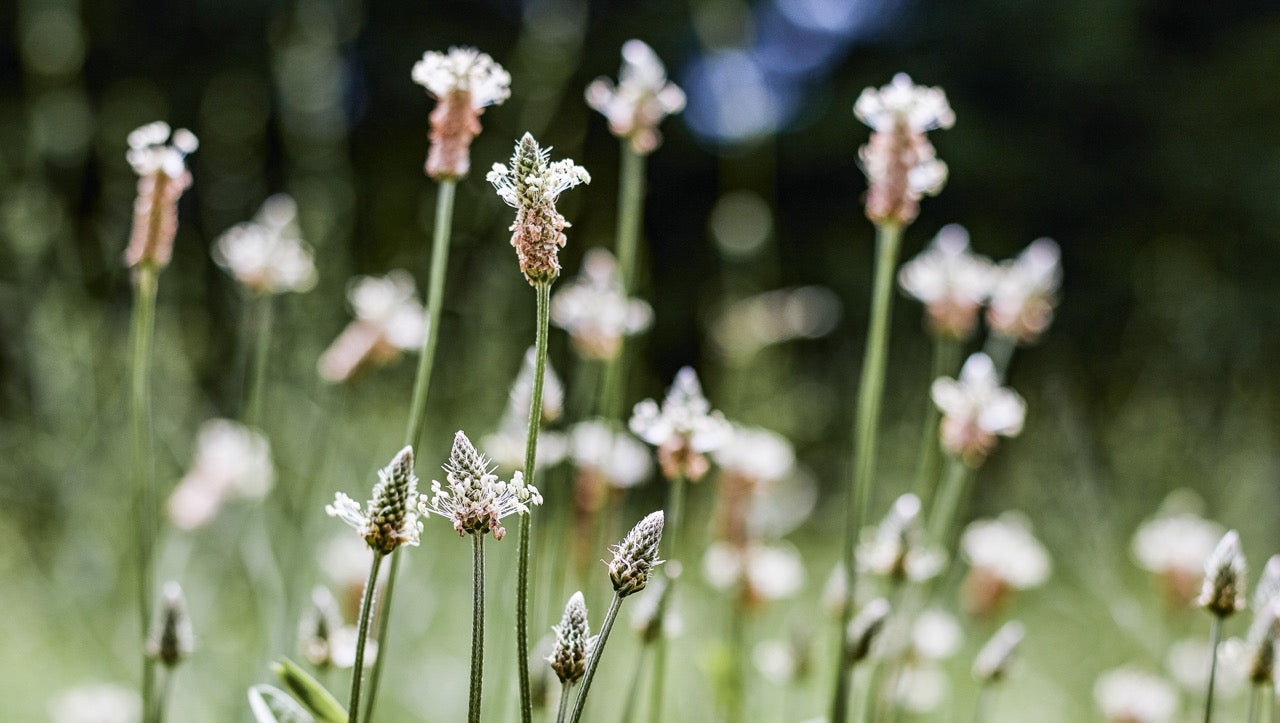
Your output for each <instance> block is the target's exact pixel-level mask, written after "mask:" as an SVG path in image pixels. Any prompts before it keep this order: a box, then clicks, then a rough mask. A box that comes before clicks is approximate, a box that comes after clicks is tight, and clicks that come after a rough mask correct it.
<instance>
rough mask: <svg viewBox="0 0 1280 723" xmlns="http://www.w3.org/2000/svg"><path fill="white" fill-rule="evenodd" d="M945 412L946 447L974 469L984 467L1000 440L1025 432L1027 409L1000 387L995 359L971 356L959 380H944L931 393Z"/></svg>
mask: <svg viewBox="0 0 1280 723" xmlns="http://www.w3.org/2000/svg"><path fill="white" fill-rule="evenodd" d="M930 394H931V396H932V397H933V403H934V404H936V405H937V406H938V409H940V410H942V446H943V448H944V449H946V450H947V451H948V452H950V453H951V454H955V455H959V456H960V457H961V458H962V459H963V460H964V462H965V464H967V465H969V466H970V467H978V466H979V465H981V464H982V462H983V460H985V459H986V458H987V455H988V454H990V453H991V450H992V449H994V448H995V444H996V436H997V435H999V436H1002V437H1015V436H1017V435H1018V434H1019V433H1020V432H1021V431H1022V422H1023V418H1024V417H1025V416H1026V411H1027V406H1026V403H1025V402H1023V401H1022V397H1020V396H1018V393H1017V392H1015V391H1013V390H1012V389H1009V388H1008V387H1002V386H1000V377H999V376H998V375H997V374H996V367H995V364H993V363H992V361H991V357H989V356H987V355H986V354H983V353H981V352H979V353H977V354H974V355H972V356H970V357H969V358H968V359H967V360H966V361H965V363H964V367H963V368H962V369H961V370H960V378H959V379H951V378H949V377H942V378H940V379H936V380H934V382H933V387H932V388H931V389H930Z"/></svg>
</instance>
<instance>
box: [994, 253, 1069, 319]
mask: <svg viewBox="0 0 1280 723" xmlns="http://www.w3.org/2000/svg"><path fill="white" fill-rule="evenodd" d="M1061 259H1062V251H1061V250H1060V249H1059V248H1058V244H1056V243H1054V242H1053V240H1052V239H1047V238H1042V239H1036V240H1035V241H1032V242H1031V245H1030V246H1028V247H1027V248H1026V249H1024V250H1023V252H1022V253H1021V254H1019V255H1018V257H1017V258H1016V259H1013V260H1011V261H1005V262H1004V263H1002V264H1000V267H999V268H998V269H997V271H996V275H995V282H994V284H993V286H992V288H991V301H990V303H989V304H988V306H987V324H988V325H989V326H990V327H991V329H992V330H993V331H995V332H996V333H997V334H1001V335H1003V336H1007V337H1009V338H1011V339H1015V340H1017V341H1019V342H1021V343H1023V344H1030V343H1032V342H1034V341H1035V340H1036V339H1039V338H1040V335H1041V334H1043V333H1044V332H1045V330H1046V329H1048V328H1049V323H1050V322H1051V321H1053V308H1054V307H1055V306H1056V305H1057V304H1058V287H1059V286H1061V285H1062V262H1061Z"/></svg>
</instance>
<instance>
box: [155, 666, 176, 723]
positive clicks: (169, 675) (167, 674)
mask: <svg viewBox="0 0 1280 723" xmlns="http://www.w3.org/2000/svg"><path fill="white" fill-rule="evenodd" d="M161 679H162V680H163V681H164V682H162V683H161V684H160V694H159V695H158V696H156V701H155V703H156V704H155V707H154V711H153V713H152V717H151V719H150V720H151V721H152V723H163V721H164V709H165V707H166V706H167V705H168V703H169V691H170V690H172V689H173V668H165V670H164V675H163V676H162V678H161Z"/></svg>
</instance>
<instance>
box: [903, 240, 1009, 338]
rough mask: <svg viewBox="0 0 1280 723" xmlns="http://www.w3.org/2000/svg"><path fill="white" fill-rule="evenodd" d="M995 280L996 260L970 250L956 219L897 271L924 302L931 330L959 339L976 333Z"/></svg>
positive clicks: (910, 292) (912, 294)
mask: <svg viewBox="0 0 1280 723" xmlns="http://www.w3.org/2000/svg"><path fill="white" fill-rule="evenodd" d="M995 280H996V273H995V264H993V263H991V259H988V258H987V257H985V256H979V255H977V254H975V253H973V252H972V251H970V250H969V232H968V231H966V230H965V229H964V227H963V226H961V225H960V224H955V223H953V224H949V225H947V226H943V227H942V230H940V231H938V235H937V236H934V237H933V241H932V242H931V243H930V244H929V246H928V247H927V248H926V249H925V250H924V251H922V252H920V255H919V256H916V257H915V258H914V259H912V260H910V261H908V262H907V263H905V264H903V266H902V269H901V270H900V271H899V272H898V285H899V286H901V287H902V290H903V291H905V292H907V293H908V294H910V295H911V296H912V297H914V298H916V299H918V300H920V301H921V302H922V303H923V304H924V305H925V312H926V318H927V320H928V325H929V330H930V331H931V332H932V333H934V334H937V335H939V336H942V337H947V338H951V339H959V340H965V339H968V338H969V337H970V336H972V335H973V330H974V327H975V326H977V322H978V310H979V309H980V308H981V307H982V304H983V302H985V301H986V300H987V297H988V296H989V295H990V294H991V287H992V284H993V283H994V282H995Z"/></svg>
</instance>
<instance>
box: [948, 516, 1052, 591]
mask: <svg viewBox="0 0 1280 723" xmlns="http://www.w3.org/2000/svg"><path fill="white" fill-rule="evenodd" d="M960 553H961V555H963V557H964V559H965V561H966V562H967V563H969V567H970V569H969V573H968V576H967V577H966V578H965V583H964V592H965V602H966V604H967V606H968V609H969V611H970V612H972V613H976V614H986V613H990V612H992V611H994V610H996V609H998V608H999V607H1000V605H1001V604H1002V603H1003V602H1004V599H1005V597H1006V596H1007V595H1008V593H1009V592H1010V591H1012V590H1027V589H1030V588H1033V587H1038V586H1039V585H1042V584H1044V581H1045V580H1047V579H1048V578H1049V571H1050V567H1051V565H1050V562H1049V553H1048V552H1047V551H1046V550H1045V548H1044V545H1041V544H1040V541H1039V540H1037V539H1036V537H1035V535H1034V534H1032V532H1031V522H1030V521H1029V520H1027V518H1026V517H1025V516H1024V515H1022V514H1021V513H1018V512H1005V513H1004V514H1002V515H1000V517H998V518H996V519H993V520H974V521H973V522H970V523H969V525H968V527H966V528H965V530H964V534H963V535H961V537H960Z"/></svg>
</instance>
